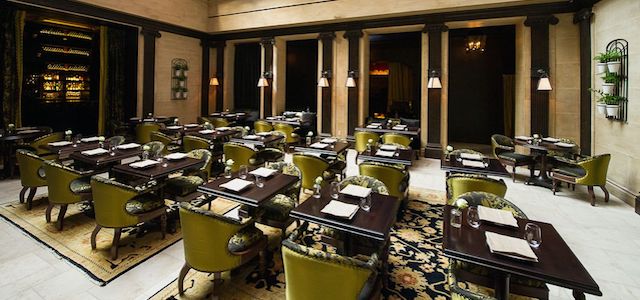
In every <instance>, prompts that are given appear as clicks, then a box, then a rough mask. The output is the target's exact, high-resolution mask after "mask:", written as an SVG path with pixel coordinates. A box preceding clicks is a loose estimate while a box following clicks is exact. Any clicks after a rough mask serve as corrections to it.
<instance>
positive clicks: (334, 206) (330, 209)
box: [320, 200, 359, 219]
mask: <svg viewBox="0 0 640 300" xmlns="http://www.w3.org/2000/svg"><path fill="white" fill-rule="evenodd" d="M358 208H359V207H358V206H357V205H354V204H349V203H344V202H340V201H336V200H331V201H330V202H329V203H328V204H327V205H326V206H325V207H324V208H323V209H322V210H321V211H320V212H322V213H325V214H329V215H332V216H336V217H340V218H346V219H351V218H353V216H354V215H355V214H356V212H358Z"/></svg>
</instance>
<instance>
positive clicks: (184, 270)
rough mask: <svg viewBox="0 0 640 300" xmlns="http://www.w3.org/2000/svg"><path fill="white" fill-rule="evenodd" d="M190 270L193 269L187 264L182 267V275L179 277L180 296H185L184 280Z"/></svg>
mask: <svg viewBox="0 0 640 300" xmlns="http://www.w3.org/2000/svg"><path fill="white" fill-rule="evenodd" d="M189 270H191V267H190V266H189V265H188V264H187V263H186V262H185V263H184V266H182V269H180V275H178V294H179V295H183V294H184V278H185V277H186V276H187V273H189Z"/></svg>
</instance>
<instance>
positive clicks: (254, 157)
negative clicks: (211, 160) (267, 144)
mask: <svg viewBox="0 0 640 300" xmlns="http://www.w3.org/2000/svg"><path fill="white" fill-rule="evenodd" d="M222 151H223V152H224V161H225V162H226V161H228V160H229V159H232V160H233V165H232V166H231V171H232V172H236V171H238V170H239V169H240V166H242V165H245V166H260V165H262V164H264V160H263V159H262V158H260V157H258V151H256V150H254V149H252V148H250V147H247V146H245V145H243V144H240V143H233V142H228V143H225V144H224V145H223V146H222Z"/></svg>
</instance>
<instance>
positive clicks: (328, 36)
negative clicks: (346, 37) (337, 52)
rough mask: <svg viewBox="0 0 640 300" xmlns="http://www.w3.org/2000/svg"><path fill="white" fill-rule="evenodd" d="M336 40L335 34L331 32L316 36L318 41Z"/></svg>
mask: <svg viewBox="0 0 640 300" xmlns="http://www.w3.org/2000/svg"><path fill="white" fill-rule="evenodd" d="M335 38H336V33H335V32H333V31H329V32H321V33H320V34H318V39H319V40H323V41H325V40H333V39H335Z"/></svg>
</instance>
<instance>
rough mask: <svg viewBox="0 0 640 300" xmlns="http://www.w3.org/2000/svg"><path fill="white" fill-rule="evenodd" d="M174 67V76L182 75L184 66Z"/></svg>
mask: <svg viewBox="0 0 640 300" xmlns="http://www.w3.org/2000/svg"><path fill="white" fill-rule="evenodd" d="M173 69H174V76H176V77H180V76H182V66H181V65H175V66H174V67H173Z"/></svg>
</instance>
